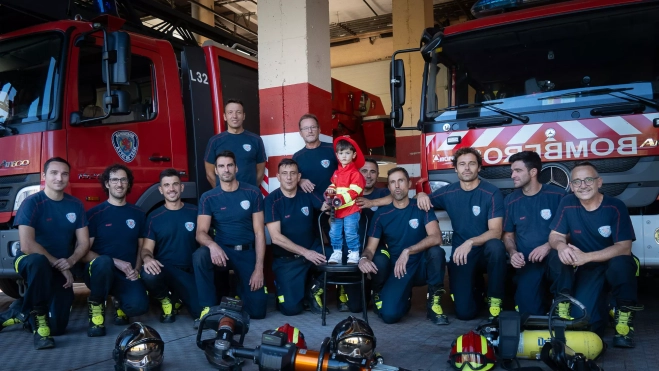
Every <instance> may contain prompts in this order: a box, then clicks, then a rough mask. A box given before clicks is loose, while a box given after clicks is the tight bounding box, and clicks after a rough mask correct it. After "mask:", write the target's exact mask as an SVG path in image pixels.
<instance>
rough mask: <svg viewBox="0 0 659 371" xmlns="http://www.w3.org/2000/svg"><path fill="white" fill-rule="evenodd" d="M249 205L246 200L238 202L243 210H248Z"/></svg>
mask: <svg viewBox="0 0 659 371" xmlns="http://www.w3.org/2000/svg"><path fill="white" fill-rule="evenodd" d="M249 205H251V204H250V203H249V201H248V200H243V201H240V207H242V208H243V209H245V210H247V209H249Z"/></svg>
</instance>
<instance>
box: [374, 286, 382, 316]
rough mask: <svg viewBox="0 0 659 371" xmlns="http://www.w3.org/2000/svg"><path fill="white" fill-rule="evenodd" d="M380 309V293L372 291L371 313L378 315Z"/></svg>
mask: <svg viewBox="0 0 659 371" xmlns="http://www.w3.org/2000/svg"><path fill="white" fill-rule="evenodd" d="M380 309H382V300H380V293H379V292H377V291H373V313H375V314H380Z"/></svg>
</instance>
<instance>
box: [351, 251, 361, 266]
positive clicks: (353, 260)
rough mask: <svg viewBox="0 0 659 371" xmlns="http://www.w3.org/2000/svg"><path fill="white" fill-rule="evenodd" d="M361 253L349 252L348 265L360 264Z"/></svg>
mask: <svg viewBox="0 0 659 371" xmlns="http://www.w3.org/2000/svg"><path fill="white" fill-rule="evenodd" d="M359 258H360V256H359V251H348V264H359Z"/></svg>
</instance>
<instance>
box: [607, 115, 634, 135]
mask: <svg viewBox="0 0 659 371" xmlns="http://www.w3.org/2000/svg"><path fill="white" fill-rule="evenodd" d="M600 121H602V122H603V123H605V124H606V126H608V127H609V128H611V130H613V131H615V132H616V133H617V134H618V135H620V136H622V135H638V134H642V133H641V132H640V131H638V129H636V128H635V127H634V126H633V125H632V124H630V123H628V122H627V121H626V120H625V119H623V118H622V117H619V116H618V117H603V118H601V119H600Z"/></svg>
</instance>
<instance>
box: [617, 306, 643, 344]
mask: <svg viewBox="0 0 659 371" xmlns="http://www.w3.org/2000/svg"><path fill="white" fill-rule="evenodd" d="M616 309H617V310H616V312H615V318H614V322H615V330H616V334H615V335H614V336H613V346H614V347H616V348H634V347H635V346H636V343H635V342H634V312H636V311H639V310H642V309H643V307H635V306H627V305H622V306H620V307H619V308H616Z"/></svg>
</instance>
